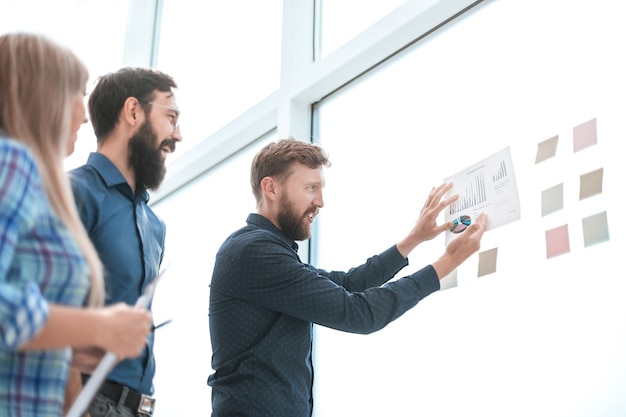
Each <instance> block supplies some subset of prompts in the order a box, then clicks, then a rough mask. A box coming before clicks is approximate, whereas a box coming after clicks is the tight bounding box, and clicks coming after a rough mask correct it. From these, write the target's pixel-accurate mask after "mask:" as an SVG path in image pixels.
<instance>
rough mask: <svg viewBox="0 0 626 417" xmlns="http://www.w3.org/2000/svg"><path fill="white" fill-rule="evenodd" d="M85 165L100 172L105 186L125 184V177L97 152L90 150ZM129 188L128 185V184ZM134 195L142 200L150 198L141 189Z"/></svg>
mask: <svg viewBox="0 0 626 417" xmlns="http://www.w3.org/2000/svg"><path fill="white" fill-rule="evenodd" d="M87 165H91V166H92V167H93V168H94V169H95V170H96V171H97V172H98V174H100V176H101V177H102V179H103V180H104V182H105V183H106V185H107V187H114V186H116V185H120V184H127V185H128V182H127V181H126V178H124V176H123V175H122V173H121V172H120V170H119V169H117V167H116V166H115V164H113V162H111V160H110V159H109V158H107V157H106V156H104V155H103V154H101V153H98V152H92V153H90V154H89V158H88V159H87ZM129 188H130V185H129ZM136 197H139V198H140V199H142V200H144V201H146V202H147V201H148V200H149V199H150V195H149V194H148V192H147V191H145V190H142V191H141V192H138V193H137V195H136Z"/></svg>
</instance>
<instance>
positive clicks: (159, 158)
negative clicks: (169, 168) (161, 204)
mask: <svg viewBox="0 0 626 417" xmlns="http://www.w3.org/2000/svg"><path fill="white" fill-rule="evenodd" d="M165 145H166V146H169V147H170V149H171V151H172V152H174V148H175V147H176V142H175V141H173V140H168V139H166V140H164V141H163V142H162V143H161V144H159V143H158V139H157V136H156V134H155V133H154V130H152V125H150V123H148V122H147V121H146V122H144V124H143V125H142V126H141V127H140V128H139V130H138V131H137V133H135V134H134V135H133V137H131V138H130V141H129V142H128V148H129V150H130V157H129V163H130V166H131V168H132V169H133V171H134V172H135V189H140V188H142V189H145V190H154V191H156V190H157V189H158V188H159V186H160V185H161V182H163V178H165V161H164V160H163V155H162V153H161V147H162V146H165Z"/></svg>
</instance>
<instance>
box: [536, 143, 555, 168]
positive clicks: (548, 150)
mask: <svg viewBox="0 0 626 417" xmlns="http://www.w3.org/2000/svg"><path fill="white" fill-rule="evenodd" d="M558 143H559V137H558V136H553V137H551V138H550V139H547V140H544V141H543V142H540V143H539V144H538V145H537V156H536V157H535V165H536V164H538V163H539V162H542V161H545V160H546V159H550V158H554V155H556V146H557V145H558Z"/></svg>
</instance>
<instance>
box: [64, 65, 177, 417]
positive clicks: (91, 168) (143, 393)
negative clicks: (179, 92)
mask: <svg viewBox="0 0 626 417" xmlns="http://www.w3.org/2000/svg"><path fill="white" fill-rule="evenodd" d="M175 88H177V85H176V83H175V81H174V80H173V79H172V77H170V76H169V75H167V74H164V73H162V72H159V71H155V70H152V69H144V68H122V69H121V70H119V71H117V72H114V73H110V74H107V75H105V76H103V77H101V78H100V79H99V80H98V83H97V85H96V87H95V89H94V90H93V91H92V93H91V95H90V97H89V115H90V118H91V122H92V125H93V128H94V133H95V135H96V138H97V140H98V148H97V152H94V153H92V154H90V155H89V159H88V160H87V163H86V164H85V165H83V166H81V167H79V168H76V169H75V170H73V171H71V172H70V179H71V183H72V190H73V192H74V197H75V200H76V205H77V207H78V211H79V213H80V217H81V219H82V221H83V224H84V226H85V228H86V229H87V233H88V234H89V237H90V238H91V241H92V242H93V244H94V246H95V247H96V250H97V251H98V254H99V256H100V259H101V260H102V263H103V264H104V270H105V274H104V279H105V283H106V304H109V303H116V302H120V301H123V302H125V303H127V304H131V305H132V304H135V303H136V301H137V299H138V298H139V297H140V296H141V294H142V293H143V291H144V289H145V288H146V286H148V285H149V284H150V283H151V282H152V281H153V280H154V279H155V278H156V276H157V275H158V272H159V268H160V264H161V261H162V260H163V250H164V242H165V225H164V223H163V222H162V221H161V220H160V219H159V218H158V217H157V216H156V215H155V213H154V212H153V211H152V210H151V208H150V207H149V206H148V198H149V195H148V190H156V189H157V188H158V187H159V185H160V184H161V182H162V180H163V178H164V175H165V159H166V157H167V155H169V154H170V153H171V152H174V150H175V149H176V144H177V143H178V142H180V141H181V140H182V137H181V134H180V130H179V127H178V116H179V113H180V111H179V110H178V106H177V104H176V98H175V96H174V93H173V90H174V89H175ZM153 345H154V334H152V336H151V337H150V338H148V340H147V345H146V349H145V350H144V352H143V353H142V355H141V356H140V357H138V358H136V359H133V360H124V361H122V362H120V363H119V364H117V365H116V367H115V368H114V369H113V371H112V372H111V373H110V374H109V375H108V379H107V381H106V382H105V383H104V384H103V385H102V387H101V389H100V391H99V393H98V395H97V396H96V398H95V399H94V401H93V402H92V404H91V406H90V407H89V413H90V415H91V417H104V416H105V415H106V416H109V417H112V416H120V417H129V416H137V417H146V416H150V415H152V413H153V410H154V402H155V401H154V398H153V397H152V395H153V390H154V389H153V384H152V382H153V381H152V380H153V377H154V373H155V363H154V356H153ZM88 378H89V375H83V378H82V379H83V382H85V381H86V380H87V379H88ZM69 389H70V390H71V389H72V388H71V387H70V388H69Z"/></svg>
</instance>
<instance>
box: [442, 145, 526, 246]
mask: <svg viewBox="0 0 626 417" xmlns="http://www.w3.org/2000/svg"><path fill="white" fill-rule="evenodd" d="M445 182H452V183H453V184H454V186H453V187H452V189H451V190H450V191H449V192H448V195H454V194H458V195H459V199H458V200H457V201H456V202H454V203H452V204H450V206H449V207H447V208H446V209H445V210H444V213H445V220H446V221H454V220H455V219H456V221H457V222H458V223H459V227H457V231H458V233H453V232H452V231H447V232H446V244H448V243H449V242H451V241H452V240H453V239H454V238H455V237H456V236H457V235H458V234H460V233H463V231H462V229H464V227H463V224H464V223H465V224H467V223H471V221H473V220H474V219H475V218H476V217H477V216H478V215H479V214H480V213H485V214H487V215H488V216H489V221H488V223H487V230H490V229H494V228H496V227H499V226H502V225H505V224H507V223H510V222H513V221H515V220H519V219H520V216H521V211H520V202H519V194H518V191H517V182H516V181H515V172H514V170H513V160H512V159H511V149H510V148H509V147H507V148H505V149H503V150H501V151H499V152H497V153H495V154H493V155H491V156H489V157H488V158H486V159H483V160H482V161H480V162H478V163H476V164H474V165H472V166H470V167H468V168H466V169H464V170H462V171H460V172H458V173H457V174H454V175H452V176H450V177H448V178H446V179H445ZM461 216H469V218H470V221H467V219H466V218H465V217H461Z"/></svg>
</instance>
